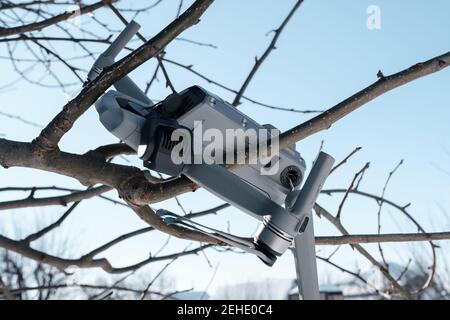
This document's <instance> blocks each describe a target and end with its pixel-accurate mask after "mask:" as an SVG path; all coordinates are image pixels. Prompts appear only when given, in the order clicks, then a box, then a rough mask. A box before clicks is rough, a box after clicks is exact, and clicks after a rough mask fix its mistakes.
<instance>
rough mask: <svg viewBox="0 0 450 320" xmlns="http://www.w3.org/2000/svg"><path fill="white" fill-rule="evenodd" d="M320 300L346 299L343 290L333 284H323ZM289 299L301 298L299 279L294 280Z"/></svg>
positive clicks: (288, 295) (320, 288)
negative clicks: (298, 285)
mask: <svg viewBox="0 0 450 320" xmlns="http://www.w3.org/2000/svg"><path fill="white" fill-rule="evenodd" d="M319 290H320V300H344V294H343V292H342V290H341V289H340V288H339V287H338V286H336V285H333V284H322V285H320V287H319ZM287 299H288V300H299V294H298V287H297V281H294V285H293V287H292V289H291V290H290V291H289V292H288V294H287Z"/></svg>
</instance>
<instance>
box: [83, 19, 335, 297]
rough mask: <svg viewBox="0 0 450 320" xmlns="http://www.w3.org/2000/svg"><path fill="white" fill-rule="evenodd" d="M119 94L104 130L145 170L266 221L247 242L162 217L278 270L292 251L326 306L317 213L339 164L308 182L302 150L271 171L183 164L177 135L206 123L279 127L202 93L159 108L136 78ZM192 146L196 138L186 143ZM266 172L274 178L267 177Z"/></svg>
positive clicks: (314, 171) (306, 285)
mask: <svg viewBox="0 0 450 320" xmlns="http://www.w3.org/2000/svg"><path fill="white" fill-rule="evenodd" d="M139 28H140V26H139V24H137V23H136V22H134V21H132V22H130V23H129V24H128V25H127V27H126V28H125V29H124V30H123V31H122V32H121V33H120V35H119V36H118V37H117V38H116V39H115V41H113V43H112V44H111V45H110V46H109V48H108V49H107V50H106V51H105V52H104V53H102V54H101V55H100V56H99V57H98V59H97V60H96V62H95V63H94V65H93V67H92V68H91V70H90V72H89V74H88V81H93V80H95V79H96V78H97V77H98V76H99V75H100V74H101V73H102V71H103V69H104V68H106V67H108V66H110V65H112V64H113V63H114V61H115V58H116V57H117V55H118V54H119V53H120V51H121V50H122V49H123V48H124V47H125V46H126V44H127V43H128V42H129V41H130V40H131V38H132V37H133V36H134V35H135V34H136V33H137V32H138V30H139ZM114 87H115V89H116V90H110V91H108V92H106V93H105V94H103V95H102V96H101V97H100V98H99V99H98V101H97V102H96V103H95V107H96V110H97V112H98V114H99V119H100V122H101V123H102V124H103V126H104V127H105V128H106V129H107V130H108V131H109V132H110V133H112V134H113V135H114V136H115V137H117V138H118V139H120V140H121V141H122V142H124V143H125V144H127V145H128V146H130V147H131V148H133V149H134V150H135V151H136V152H137V154H138V156H139V157H140V158H141V159H142V160H143V162H144V166H145V167H147V168H149V169H151V170H153V171H156V172H159V173H160V174H165V175H169V176H172V177H176V176H181V175H184V176H186V177H188V178H189V179H191V180H192V181H194V182H195V183H197V184H198V185H199V186H201V187H203V188H204V189H206V190H207V191H209V192H211V193H212V194H214V195H216V196H217V197H219V198H221V199H223V200H224V201H226V202H227V203H229V204H231V205H232V206H234V207H236V208H237V209H239V210H241V211H243V212H245V213H247V214H249V215H250V216H252V217H254V218H255V219H258V220H259V221H260V227H259V229H258V231H257V232H256V233H255V235H254V237H253V238H244V237H239V236H236V235H232V234H229V233H226V232H223V231H220V230H217V229H214V228H211V227H208V226H204V225H202V224H200V223H198V222H195V221H193V220H190V219H188V218H185V217H182V216H179V215H177V214H175V213H172V212H170V211H167V210H164V209H160V210H157V211H156V214H157V215H158V216H160V217H161V219H163V221H164V222H165V223H167V224H170V225H177V226H182V227H184V228H188V229H190V230H195V231H197V232H200V233H202V234H205V235H208V236H210V237H212V238H214V239H217V240H219V241H220V242H223V243H225V244H227V245H229V246H231V247H235V248H238V249H240V250H243V251H245V252H248V253H251V254H254V255H256V256H257V257H258V258H259V259H260V260H262V261H263V262H264V263H265V264H266V265H268V266H273V265H274V263H275V262H276V260H277V258H278V257H280V256H281V255H283V254H284V253H285V252H286V251H287V250H288V249H292V250H293V252H294V256H295V260H296V270H297V278H298V284H299V289H300V292H301V293H302V297H303V299H318V298H319V289H318V280H317V266H316V257H315V241H314V229H313V223H312V209H313V206H314V203H315V202H316V199H317V197H318V195H319V193H320V191H321V189H322V187H323V184H324V183H325V180H326V178H327V177H328V175H329V173H330V170H331V168H332V166H333V163H334V159H333V158H332V157H331V156H330V155H328V154H326V153H325V152H320V153H319V154H318V156H317V158H316V160H315V161H314V165H313V167H312V168H311V170H310V173H309V175H308V176H307V177H306V179H304V177H305V173H306V164H305V161H304V159H303V158H302V157H301V155H300V153H299V152H298V151H297V150H296V149H295V145H294V146H290V147H288V148H286V149H284V150H280V151H279V153H278V154H277V156H276V157H275V158H276V159H272V160H270V161H267V162H266V163H259V162H258V163H256V164H253V163H252V164H250V163H249V164H243V165H239V166H236V167H234V168H232V169H229V168H227V167H225V166H224V165H222V164H220V163H214V162H213V163H186V162H176V163H175V162H174V161H173V158H172V155H173V151H174V148H175V147H176V145H177V144H176V141H173V139H172V137H173V133H174V131H176V130H180V129H182V130H184V132H192V131H193V130H195V126H196V125H197V124H198V123H199V122H200V123H201V124H202V126H203V128H205V129H215V130H216V131H217V130H219V131H220V132H222V133H223V134H224V135H225V131H226V130H230V129H232V130H237V129H253V130H264V129H269V128H271V129H273V128H274V127H273V126H270V125H260V124H259V123H257V122H256V121H254V120H253V119H251V118H250V117H248V116H247V115H245V114H244V113H242V112H240V111H239V110H237V108H236V107H234V106H233V105H231V104H229V103H228V102H226V101H224V100H223V99H221V98H220V97H219V96H217V95H214V94H212V93H210V92H208V91H207V90H205V89H203V88H201V87H200V86H192V87H190V88H187V89H185V90H184V91H182V92H180V93H173V94H171V95H169V96H168V97H167V98H165V99H164V100H163V101H161V102H158V103H153V101H152V100H150V99H149V98H148V97H147V96H146V94H145V93H144V92H143V91H142V90H141V89H140V88H139V87H138V86H137V85H136V84H135V83H134V82H133V80H131V79H130V77H129V76H125V77H123V78H122V79H120V80H119V81H117V82H116V83H115V84H114ZM270 132H273V131H270ZM191 138H192V135H191V136H190V137H184V139H182V140H186V139H191ZM266 138H267V139H269V140H270V139H271V138H273V136H271V134H268V136H267V137H266ZM218 152H225V151H224V150H219V151H218ZM271 167H273V168H271ZM261 169H273V170H271V171H270V174H266V175H262V174H260V172H261ZM303 180H305V181H304V183H303V186H302V187H301V188H300V186H301V183H302V182H303Z"/></svg>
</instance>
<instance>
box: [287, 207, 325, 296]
mask: <svg viewBox="0 0 450 320" xmlns="http://www.w3.org/2000/svg"><path fill="white" fill-rule="evenodd" d="M308 218H309V219H310V220H309V223H308V226H307V227H306V230H305V232H303V233H301V234H299V235H297V237H295V240H294V248H293V251H294V260H295V268H296V271H297V284H298V293H299V295H301V297H302V298H303V300H319V299H320V294H319V279H318V276H317V262H316V245H315V240H314V226H313V223H312V222H313V221H312V214H311V213H310V214H309V215H308Z"/></svg>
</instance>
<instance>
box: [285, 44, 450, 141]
mask: <svg viewBox="0 0 450 320" xmlns="http://www.w3.org/2000/svg"><path fill="white" fill-rule="evenodd" d="M449 64H450V52H447V53H445V54H443V55H441V56H438V57H435V58H433V59H430V60H428V61H426V62H423V63H417V64H416V65H414V66H412V67H410V68H408V69H406V70H403V71H401V72H398V73H396V74H393V75H391V76H388V77H382V78H380V79H379V80H378V81H377V82H375V83H374V84H372V85H370V86H369V87H367V88H365V89H363V90H361V91H360V92H358V93H356V94H355V95H353V96H351V97H349V98H347V99H346V100H344V101H342V102H340V103H339V104H337V105H336V106H334V107H332V108H331V109H329V110H327V111H325V112H324V113H321V114H320V115H318V116H316V117H314V118H312V119H311V120H309V121H307V122H304V123H302V124H301V125H298V126H296V127H294V128H292V129H290V130H288V131H286V132H284V133H282V134H281V135H280V148H281V149H284V148H287V147H288V146H289V145H291V144H294V143H296V142H298V141H300V140H303V139H305V138H307V137H309V136H311V135H313V134H314V133H317V132H319V131H321V130H324V129H328V128H329V127H331V125H332V124H333V123H335V122H336V121H338V120H340V119H342V118H343V117H345V116H346V115H348V114H350V113H351V112H353V111H355V110H356V109H358V108H359V107H361V106H363V105H365V104H366V103H368V102H370V101H372V100H374V99H375V98H377V97H379V96H381V95H382V94H384V93H386V92H388V91H391V90H393V89H395V88H398V87H400V86H402V85H404V84H407V83H409V82H411V81H414V80H416V79H419V78H421V77H425V76H427V75H430V74H432V73H435V72H438V71H441V70H443V69H444V68H447V67H448V66H449Z"/></svg>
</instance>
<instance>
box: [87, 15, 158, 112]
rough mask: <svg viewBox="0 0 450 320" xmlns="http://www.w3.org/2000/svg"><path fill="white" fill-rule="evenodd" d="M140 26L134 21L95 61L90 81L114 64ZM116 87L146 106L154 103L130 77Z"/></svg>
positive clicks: (123, 79) (119, 81) (89, 75)
mask: <svg viewBox="0 0 450 320" xmlns="http://www.w3.org/2000/svg"><path fill="white" fill-rule="evenodd" d="M140 27H141V26H140V25H139V24H138V23H136V22H134V21H131V22H130V23H129V24H128V25H127V27H126V28H125V29H124V30H123V31H122V32H121V33H120V34H119V36H118V37H117V38H116V39H115V40H114V41H113V42H112V43H111V45H110V46H109V47H108V49H106V51H105V52H103V53H102V54H101V55H100V56H99V57H98V58H97V60H96V61H95V63H94V65H93V66H92V68H91V70H90V71H89V73H88V80H89V81H94V80H95V79H96V78H97V77H98V76H99V75H100V74H101V73H102V71H103V69H105V68H106V67H109V66H110V65H112V64H114V61H115V59H116V58H117V56H118V54H119V53H120V51H122V50H123V49H124V48H125V46H126V45H127V43H128V42H129V41H130V40H131V38H133V36H134V35H135V34H136V33H137V32H138V30H139V29H140ZM114 87H115V88H116V89H117V90H118V91H120V92H123V93H125V94H127V95H128V96H130V97H133V98H135V99H137V100H139V101H141V102H143V103H145V104H149V105H152V104H153V102H152V101H151V100H150V99H149V98H148V97H147V96H146V95H145V93H144V92H142V90H141V89H140V88H139V87H138V86H137V85H136V84H135V83H134V82H133V80H131V78H130V77H128V76H125V77H123V78H122V79H120V80H118V81H117V82H116V83H115V84H114Z"/></svg>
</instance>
